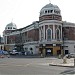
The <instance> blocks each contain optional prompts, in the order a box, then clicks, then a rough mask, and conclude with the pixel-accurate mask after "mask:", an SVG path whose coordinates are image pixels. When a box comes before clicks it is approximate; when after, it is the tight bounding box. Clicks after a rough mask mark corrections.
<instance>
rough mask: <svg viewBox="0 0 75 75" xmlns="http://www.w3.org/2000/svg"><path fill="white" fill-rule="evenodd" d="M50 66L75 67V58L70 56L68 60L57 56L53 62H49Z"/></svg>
mask: <svg viewBox="0 0 75 75" xmlns="http://www.w3.org/2000/svg"><path fill="white" fill-rule="evenodd" d="M49 66H60V67H75V66H74V58H70V59H66V60H64V59H58V58H56V60H53V61H52V62H51V63H49Z"/></svg>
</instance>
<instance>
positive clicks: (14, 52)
mask: <svg viewBox="0 0 75 75" xmlns="http://www.w3.org/2000/svg"><path fill="white" fill-rule="evenodd" d="M10 54H11V55H16V54H19V52H17V50H12V51H10Z"/></svg>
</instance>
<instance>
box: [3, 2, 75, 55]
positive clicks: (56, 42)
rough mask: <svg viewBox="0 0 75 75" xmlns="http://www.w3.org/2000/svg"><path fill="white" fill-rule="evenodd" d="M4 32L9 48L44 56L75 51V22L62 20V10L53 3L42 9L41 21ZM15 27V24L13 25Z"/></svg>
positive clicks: (7, 28)
mask: <svg viewBox="0 0 75 75" xmlns="http://www.w3.org/2000/svg"><path fill="white" fill-rule="evenodd" d="M9 27H10V24H8V25H7V26H6V28H5V31H4V33H3V35H4V40H5V43H4V44H5V46H6V47H7V49H8V50H12V49H17V50H18V51H25V52H27V53H28V54H43V55H44V56H51V55H59V54H67V53H72V52H74V51H75V24H74V23H70V22H66V21H62V15H61V10H60V8H59V7H58V6H57V5H53V4H51V3H49V4H47V5H45V6H44V7H43V8H42V9H41V10H40V15H39V21H35V22H33V23H32V24H30V25H28V26H26V27H24V28H20V29H16V27H14V29H13V30H12V28H11V30H10V29H9ZM12 27H13V25H12Z"/></svg>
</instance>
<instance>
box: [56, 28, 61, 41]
mask: <svg viewBox="0 0 75 75" xmlns="http://www.w3.org/2000/svg"><path fill="white" fill-rule="evenodd" d="M56 39H57V40H59V39H60V30H59V29H56Z"/></svg>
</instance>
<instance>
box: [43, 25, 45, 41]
mask: <svg viewBox="0 0 75 75" xmlns="http://www.w3.org/2000/svg"><path fill="white" fill-rule="evenodd" d="M43 35H44V40H45V25H44V26H43Z"/></svg>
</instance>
